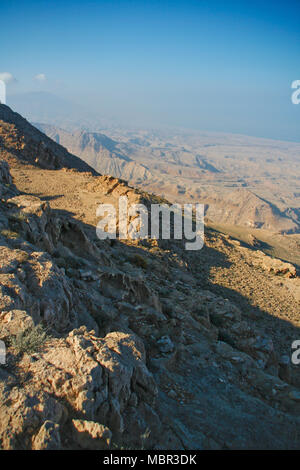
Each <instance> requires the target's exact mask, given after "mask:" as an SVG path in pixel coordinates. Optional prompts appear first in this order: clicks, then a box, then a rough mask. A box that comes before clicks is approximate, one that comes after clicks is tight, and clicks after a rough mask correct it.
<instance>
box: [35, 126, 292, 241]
mask: <svg viewBox="0 0 300 470" xmlns="http://www.w3.org/2000/svg"><path fill="white" fill-rule="evenodd" d="M38 127H39V128H40V129H41V130H42V131H43V132H45V133H46V134H47V135H48V136H49V137H51V138H52V139H54V140H56V141H57V142H59V143H61V144H62V145H64V146H65V147H66V148H67V149H68V150H69V151H70V152H72V153H74V154H75V155H78V156H80V157H81V158H82V159H83V160H84V161H86V162H87V163H88V164H89V165H90V166H92V167H93V168H94V169H96V170H97V171H99V172H100V173H103V174H111V175H113V176H115V177H122V178H125V179H127V180H128V181H129V182H130V183H131V184H133V185H135V186H138V187H140V188H143V189H144V190H147V191H148V192H153V193H155V194H157V195H161V196H163V197H166V198H167V199H168V200H170V201H173V202H193V201H197V202H201V203H204V204H205V205H206V216H207V218H208V219H210V220H212V221H213V222H217V223H219V224H225V225H226V224H227V225H228V224H230V225H237V226H241V227H245V228H250V229H252V228H255V229H257V228H258V229H264V230H269V231H271V232H276V233H299V232H300V218H299V207H300V186H299V177H300V173H299V170H298V168H299V152H300V146H299V144H296V143H295V144H293V143H288V142H276V141H271V140H267V139H255V138H251V137H245V136H231V135H228V134H210V133H197V132H195V133H192V132H191V133H188V132H187V131H186V132H183V131H182V132H180V131H178V133H174V132H173V133H172V131H169V133H168V132H165V133H163V132H161V133H159V132H157V131H152V132H150V131H149V132H146V131H136V132H134V131H127V132H125V131H123V132H122V131H120V132H117V130H115V129H114V130H110V131H109V130H108V129H107V130H106V131H105V133H106V134H107V133H108V134H109V135H110V137H111V138H108V137H107V135H104V134H103V133H99V132H93V133H91V132H86V131H80V132H72V133H70V132H66V131H63V130H62V129H59V128H57V127H54V126H49V125H46V124H39V125H38Z"/></svg>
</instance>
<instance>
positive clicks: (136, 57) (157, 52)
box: [0, 0, 300, 141]
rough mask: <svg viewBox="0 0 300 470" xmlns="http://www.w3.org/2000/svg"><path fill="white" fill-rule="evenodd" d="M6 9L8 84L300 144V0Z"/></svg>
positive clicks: (132, 114)
mask: <svg viewBox="0 0 300 470" xmlns="http://www.w3.org/2000/svg"><path fill="white" fill-rule="evenodd" d="M0 18H1V29H0V53H1V54H0V72H8V73H10V74H12V76H13V77H15V79H16V80H17V81H16V82H13V81H11V82H10V83H9V84H8V92H9V93H17V92H18V93H19V92H24V91H33V90H37V91H40V90H45V91H51V92H53V93H56V94H58V95H60V96H63V97H66V98H69V99H72V100H75V101H77V102H78V103H86V104H87V105H88V106H89V107H90V108H91V109H93V110H99V112H100V113H101V114H102V115H104V116H105V115H106V114H108V115H109V116H112V115H113V116H116V117H118V118H120V119H122V120H123V121H125V122H128V123H129V124H133V125H137V124H140V125H141V126H155V127H159V126H164V125H167V126H180V127H187V128H188V127H190V128H194V129H203V130H212V131H213V130H216V131H225V132H237V133H244V134H248V135H256V136H262V137H273V138H280V139H289V140H297V141H300V132H299V130H300V126H299V124H300V104H299V105H293V104H292V102H291V94H292V90H291V83H292V81H294V80H297V79H298V80H300V1H289V0H286V1H284V2H283V1H282V2H281V1H276V2H275V1H272V2H268V1H263V2H262V1H251V2H250V1H249V2H246V1H243V0H240V1H230V0H228V1H225V0H224V1H222V2H221V1H213V0H211V1H201V0H199V1H190V0H186V1H176V0H173V1H170V2H167V1H164V0H161V1H159V2H156V1H153V0H152V1H143V0H139V1H125V0H124V1H113V0H111V1H94V2H89V1H82V0H81V1H78V0H64V1H62V0H59V1H56V0H51V1H50V0H45V1H43V0H39V1H36V0H26V1H24V0H22V1H21V0H1V2H0ZM8 104H9V100H8Z"/></svg>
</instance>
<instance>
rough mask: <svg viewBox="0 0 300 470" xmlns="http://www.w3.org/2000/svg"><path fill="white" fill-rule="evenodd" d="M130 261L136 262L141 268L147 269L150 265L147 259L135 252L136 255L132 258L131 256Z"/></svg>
mask: <svg viewBox="0 0 300 470" xmlns="http://www.w3.org/2000/svg"><path fill="white" fill-rule="evenodd" d="M130 261H131V263H133V264H135V265H136V266H138V267H139V268H142V269H147V266H148V261H147V259H146V258H144V257H143V256H141V255H139V254H135V255H134V256H132V258H130Z"/></svg>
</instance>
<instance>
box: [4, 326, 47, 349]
mask: <svg viewBox="0 0 300 470" xmlns="http://www.w3.org/2000/svg"><path fill="white" fill-rule="evenodd" d="M46 337H47V332H46V330H45V329H44V328H43V326H42V325H36V326H34V327H32V328H27V329H26V330H24V331H21V332H20V333H19V334H18V335H17V336H15V337H13V338H12V340H11V345H12V346H13V348H15V349H16V350H17V352H18V353H27V354H30V353H33V352H37V351H38V350H39V349H40V347H41V346H42V344H43V343H44V342H45V340H46Z"/></svg>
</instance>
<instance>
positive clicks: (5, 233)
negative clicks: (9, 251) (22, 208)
mask: <svg viewBox="0 0 300 470" xmlns="http://www.w3.org/2000/svg"><path fill="white" fill-rule="evenodd" d="M0 234H1V235H2V236H3V237H5V238H9V239H16V238H19V236H20V235H19V234H18V233H17V232H14V231H13V230H8V229H3V230H1V232H0Z"/></svg>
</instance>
